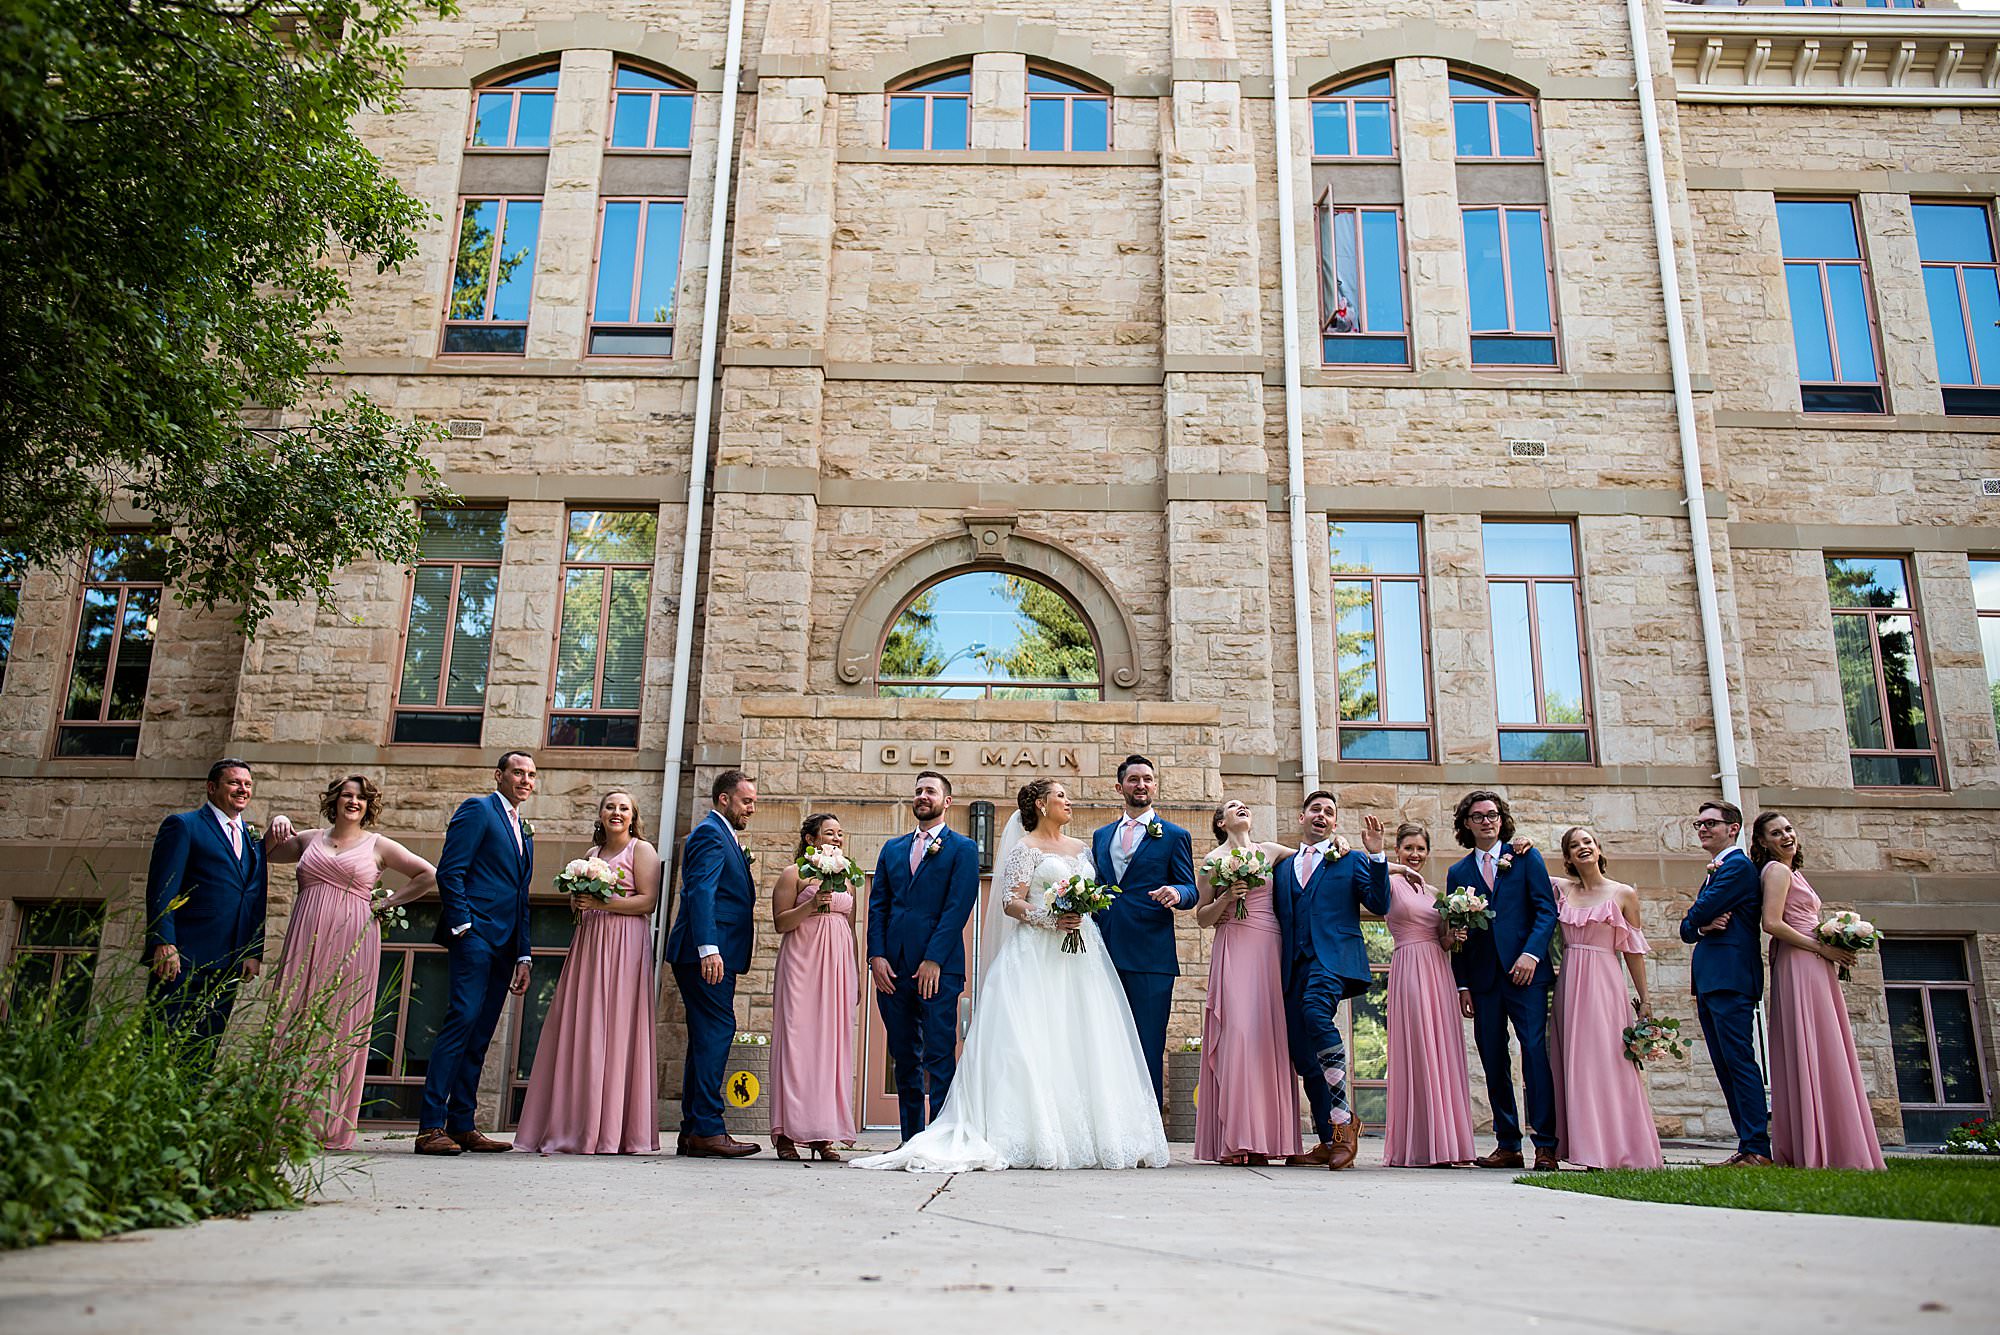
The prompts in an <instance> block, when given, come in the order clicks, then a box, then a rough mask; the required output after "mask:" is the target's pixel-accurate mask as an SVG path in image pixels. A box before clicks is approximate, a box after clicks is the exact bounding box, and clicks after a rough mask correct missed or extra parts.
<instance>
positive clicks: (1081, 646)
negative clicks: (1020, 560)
mask: <svg viewBox="0 0 2000 1335" xmlns="http://www.w3.org/2000/svg"><path fill="white" fill-rule="evenodd" d="M876 680H877V684H878V689H879V690H880V691H881V693H882V694H883V695H885V696H923V697H929V698H933V699H950V700H975V699H982V698H992V699H1000V700H1096V699H1099V698H1101V697H1102V695H1103V676H1102V673H1101V672H1100V671H1099V668H1098V658H1097V645H1096V641H1095V639H1094V637H1093V636H1092V634H1091V630H1090V626H1089V624H1088V623H1087V622H1085V621H1084V619H1083V616H1082V614H1081V613H1079V612H1078V611H1077V610H1076V607H1075V606H1074V605H1073V604H1072V603H1071V602H1070V601H1069V599H1067V598H1066V597H1064V596H1063V595H1062V594H1061V593H1060V592H1059V591H1057V590H1056V589H1055V588H1054V587H1053V586H1051V585H1048V584H1044V583H1042V582H1041V581H1040V580H1039V579H1035V578H1032V577H1030V576H1027V575H1021V574H1015V573H1011V572H1001V571H976V572H973V573H969V574H963V575H955V576H952V577H951V578H949V579H945V580H943V581H941V582H939V583H937V584H933V585H931V586H930V587H929V588H927V589H925V590H923V591H922V592H921V593H919V594H918V595H917V596H916V597H914V598H912V599H911V600H910V601H909V602H908V603H906V604H904V606H903V610H902V611H901V613H899V614H898V615H897V617H896V619H895V621H894V622H893V623H892V624H891V626H890V628H889V633H888V635H887V636H886V637H885V638H884V640H883V642H882V656H881V660H880V664H879V666H878V668H877V672H876Z"/></svg>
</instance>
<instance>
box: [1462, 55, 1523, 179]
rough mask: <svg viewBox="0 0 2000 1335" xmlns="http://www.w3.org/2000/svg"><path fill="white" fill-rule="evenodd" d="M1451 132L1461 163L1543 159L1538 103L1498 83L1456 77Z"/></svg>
mask: <svg viewBox="0 0 2000 1335" xmlns="http://www.w3.org/2000/svg"><path fill="white" fill-rule="evenodd" d="M1451 129H1452V140H1453V147H1454V148H1456V149H1457V152H1458V158H1459V160H1460V161H1464V160H1466V159H1468V158H1470V159H1473V160H1478V159H1482V158H1504V159H1526V160H1530V161H1532V160H1533V159H1535V158H1538V157H1540V156H1541V151H1542V150H1541V141H1540V136H1539V134H1538V133H1537V131H1536V127H1535V100H1534V99H1533V98H1531V97H1527V96H1524V95H1522V94H1520V93H1516V92H1511V91H1509V90H1508V89H1505V88H1502V87H1501V86H1500V85H1498V84H1491V83H1484V82H1481V81H1480V80H1477V79H1469V78H1465V77H1464V76H1462V75H1457V74H1454V75H1452V76H1451Z"/></svg>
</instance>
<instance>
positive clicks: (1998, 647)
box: [1972, 560, 2000, 732]
mask: <svg viewBox="0 0 2000 1335" xmlns="http://www.w3.org/2000/svg"><path fill="white" fill-rule="evenodd" d="M1972 605H1973V606H1974V607H1976V608H1978V609H1979V647H1980V649H1981V651H1982V652H1983V653H1984V655H1985V658H1986V694H1987V695H1988V697H1990V698H1991V699H1992V701H1993V727H1994V730H1995V731H1996V732H2000V561H1995V560H1984V561H1981V560H1974V561H1973V562H1972Z"/></svg>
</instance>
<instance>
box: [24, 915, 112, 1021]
mask: <svg viewBox="0 0 2000 1335" xmlns="http://www.w3.org/2000/svg"><path fill="white" fill-rule="evenodd" d="M14 915H15V928H14V941H13V950H12V951H11V952H10V954H9V956H8V958H7V961H6V968H5V969H4V970H0V1016H4V1015H6V1014H8V1013H9V1012H10V1011H13V1010H16V1009H23V1008H38V1007H47V1008H48V1009H49V1010H50V1011H51V1012H53V1013H54V1014H56V1015H60V1016H65V1017H68V1018H71V1019H74V1018H78V1017H81V1016H82V1015H83V1013H84V1012H85V1010H87V1009H88V1008H89V1005H90V988H91V983H92V980H93V979H94V978H95V977H96V973H97V948H98V945H99V944H100V943H101V942H102V940H103V937H104V904H103V902H102V901H101V900H95V899H56V900H40V901H37V900H17V901H15V904H14Z"/></svg>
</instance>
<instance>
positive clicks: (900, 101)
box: [889, 65, 972, 153]
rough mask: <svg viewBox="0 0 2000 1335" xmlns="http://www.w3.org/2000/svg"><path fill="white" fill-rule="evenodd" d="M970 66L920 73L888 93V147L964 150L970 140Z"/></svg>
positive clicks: (958, 151) (941, 150)
mask: <svg viewBox="0 0 2000 1335" xmlns="http://www.w3.org/2000/svg"><path fill="white" fill-rule="evenodd" d="M971 127H972V67H971V66H970V65H964V66H961V67H959V68H957V69H954V70H947V71H945V72H943V73H934V74H926V75H922V76H919V77H918V78H916V79H914V80H912V81H911V82H909V83H907V84H905V85H903V86H902V87H900V88H896V89H893V90H892V91H891V92H890V93H889V147H890V148H897V149H929V150H931V151H933V152H954V153H960V152H964V151H965V149H966V147H967V145H969V144H970V143H971V142H972V140H971V133H972V130H971Z"/></svg>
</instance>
